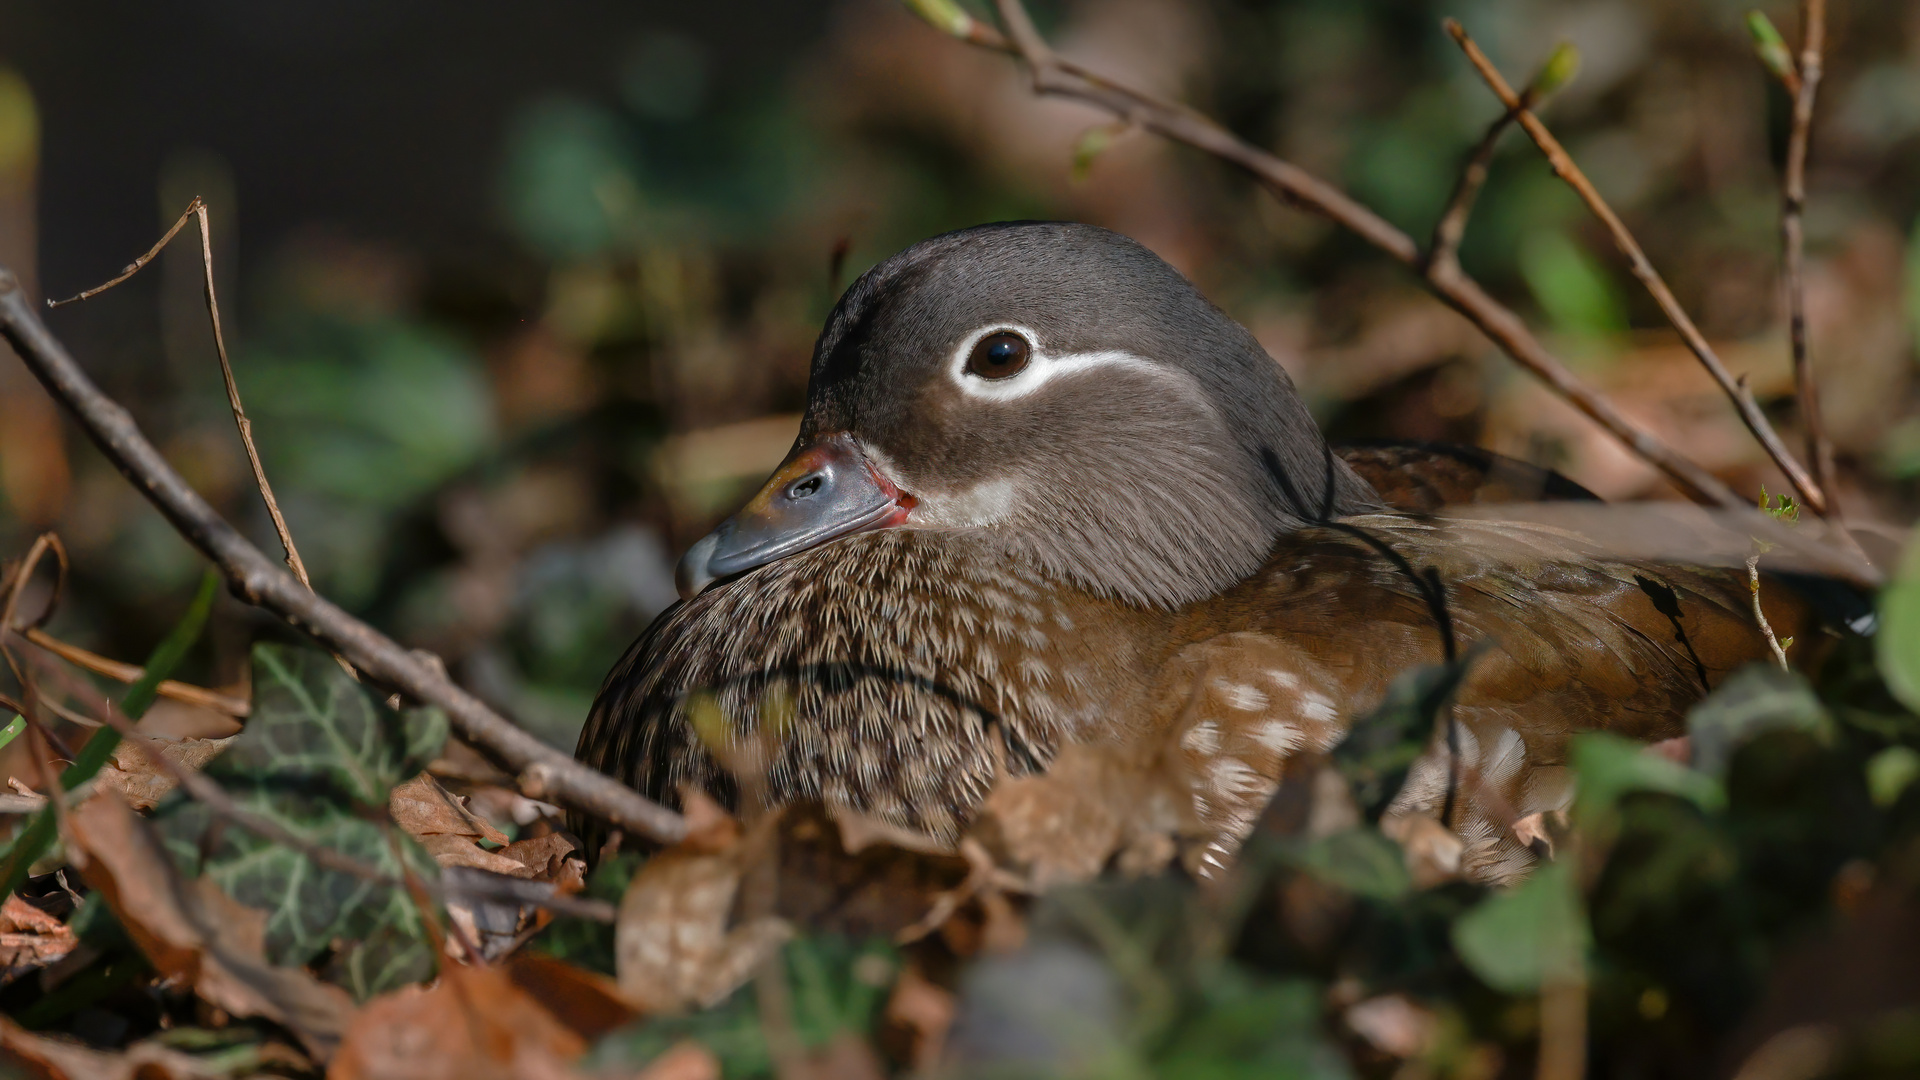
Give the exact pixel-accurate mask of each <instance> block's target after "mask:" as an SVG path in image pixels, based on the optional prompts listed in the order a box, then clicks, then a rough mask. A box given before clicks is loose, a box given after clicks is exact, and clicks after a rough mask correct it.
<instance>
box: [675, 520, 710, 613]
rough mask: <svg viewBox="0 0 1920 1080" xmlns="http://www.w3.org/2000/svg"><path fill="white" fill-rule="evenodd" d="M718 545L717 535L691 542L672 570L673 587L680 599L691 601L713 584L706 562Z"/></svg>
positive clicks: (708, 535) (706, 536)
mask: <svg viewBox="0 0 1920 1080" xmlns="http://www.w3.org/2000/svg"><path fill="white" fill-rule="evenodd" d="M719 544H720V537H719V536H718V535H717V533H708V534H707V535H705V536H703V537H701V538H700V539H698V540H696V541H694V542H693V546H692V547H690V548H688V549H687V553H686V554H685V555H682V556H680V562H679V564H678V565H676V566H675V567H674V568H673V585H674V588H676V589H678V590H679V591H680V599H682V600H691V599H693V598H694V597H696V596H699V595H700V593H701V592H702V591H703V590H705V589H706V587H707V586H709V585H711V584H713V577H714V575H713V573H712V571H710V570H708V569H707V562H708V560H710V559H712V558H713V549H714V548H716V547H718V546H719Z"/></svg>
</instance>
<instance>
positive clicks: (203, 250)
mask: <svg viewBox="0 0 1920 1080" xmlns="http://www.w3.org/2000/svg"><path fill="white" fill-rule="evenodd" d="M188 218H198V219H199V221H200V265H201V267H202V269H203V270H204V271H205V273H206V282H207V317H208V318H209V319H211V320H212V322H213V346H214V351H215V352H217V353H218V354H219V356H220V377H221V379H223V380H225V382H226V384H227V405H228V406H229V407H230V408H232V409H233V423H234V426H236V427H238V428H239V429H240V442H241V443H242V444H244V445H245V446H246V448H247V461H248V462H249V463H250V464H251V465H252V466H253V482H254V484H255V485H256V486H257V487H259V489H260V498H261V500H262V501H264V502H265V503H266V504H267V516H268V517H271V518H272V519H273V531H274V532H276V533H279V534H280V546H281V547H283V548H285V549H286V552H287V567H288V568H289V569H291V570H292V571H293V576H294V577H297V578H299V579H300V584H302V585H305V586H306V587H307V588H309V589H311V588H313V582H312V581H311V580H309V579H308V577H307V567H306V564H305V563H303V562H301V561H300V549H299V548H296V547H294V545H293V533H292V531H290V530H289V529H288V528H287V519H286V518H285V517H284V516H282V515H281V513H280V502H279V500H277V499H275V498H274V497H273V485H272V484H269V483H267V469H266V466H264V465H262V464H261V463H260V451H259V450H258V449H257V448H256V447H255V446H254V445H253V421H251V420H249V419H247V410H246V409H245V408H244V407H242V406H241V404H240V387H239V386H238V385H237V384H235V383H234V381H233V364H232V363H231V362H230V361H229V360H228V359H227V336H226V334H225V333H224V332H223V331H222V330H221V329H220V297H219V295H218V294H217V293H216V292H215V291H214V287H213V227H212V225H211V224H210V223H209V221H208V212H207V204H206V201H205V200H204V199H202V198H200V196H198V195H195V196H194V197H193V201H192V202H190V203H188V204H187V209H186V212H184V213H182V214H181V215H180V220H178V221H176V222H174V223H173V228H171V229H168V230H167V234H166V235H165V236H162V237H161V238H160V241H159V243H156V244H154V245H153V247H151V248H149V249H147V253H146V254H145V255H142V256H140V257H139V258H137V259H135V260H133V262H131V263H129V264H127V268H126V269H125V270H122V271H121V272H120V276H119V277H116V278H114V279H113V280H112V281H109V282H107V283H106V284H104V285H96V286H94V287H93V288H91V289H88V290H87V291H85V292H83V293H80V294H78V295H76V296H69V297H67V298H66V299H65V300H49V301H47V306H48V307H49V308H57V307H60V306H62V305H64V304H71V303H74V302H75V301H78V300H85V299H87V298H89V297H93V296H98V295H100V294H101V293H103V292H106V291H107V290H108V289H111V288H113V287H114V286H115V285H118V284H120V283H121V282H123V281H125V280H127V279H128V278H130V277H132V276H133V275H135V274H137V273H139V272H140V270H141V268H142V267H144V266H146V265H147V264H148V263H150V262H152V261H153V260H154V257H155V256H157V255H159V254H160V252H161V250H162V249H163V248H165V247H166V246H167V242H168V241H170V240H172V239H173V238H174V236H176V235H177V234H178V233H179V232H180V227H181V226H182V225H185V224H186V223H187V219H188Z"/></svg>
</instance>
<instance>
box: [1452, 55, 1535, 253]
mask: <svg viewBox="0 0 1920 1080" xmlns="http://www.w3.org/2000/svg"><path fill="white" fill-rule="evenodd" d="M1532 94H1533V88H1532V87H1528V88H1527V92H1526V93H1525V94H1523V95H1521V100H1522V101H1524V102H1527V103H1528V104H1531V103H1532V102H1531V100H1530V98H1531V96H1532ZM1519 115H1520V114H1519V110H1517V109H1508V110H1506V111H1505V112H1503V113H1501V114H1500V115H1499V116H1498V117H1497V118H1495V119H1494V121H1493V123H1491V124H1488V125H1487V133H1486V134H1485V135H1482V136H1481V137H1480V142H1479V143H1478V144H1476V145H1475V146H1474V148H1473V152H1472V153H1470V154H1468V155H1467V163H1466V164H1465V165H1463V166H1461V168H1460V175H1459V177H1458V178H1457V179H1455V180H1454V182H1453V194H1452V195H1450V196H1448V197H1447V208H1446V209H1445V210H1444V211H1442V212H1441V214H1440V220H1439V222H1438V223H1437V224H1435V225H1434V227H1433V240H1432V242H1431V243H1430V244H1428V246H1427V259H1426V264H1427V266H1428V267H1429V268H1433V267H1439V268H1441V270H1442V272H1443V273H1459V272H1460V270H1459V267H1460V241H1461V240H1463V239H1465V238H1466V235H1467V218H1468V216H1469V215H1471V214H1472V213H1473V202H1474V200H1475V199H1477V198H1478V197H1479V196H1480V188H1481V186H1482V185H1484V184H1485V183H1486V182H1487V171H1488V167H1489V166H1491V165H1492V163H1493V151H1494V148H1495V147H1497V146H1498V145H1499V144H1500V136H1502V135H1505V134H1506V133H1507V129H1508V128H1510V127H1512V126H1513V121H1514V118H1515V117H1517V116H1519Z"/></svg>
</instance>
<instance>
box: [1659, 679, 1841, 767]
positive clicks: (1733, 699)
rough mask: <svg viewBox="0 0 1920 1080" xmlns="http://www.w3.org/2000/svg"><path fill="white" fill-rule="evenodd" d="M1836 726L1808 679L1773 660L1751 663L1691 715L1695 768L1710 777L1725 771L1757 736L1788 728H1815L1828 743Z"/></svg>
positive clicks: (1702, 702) (1709, 696)
mask: <svg viewBox="0 0 1920 1080" xmlns="http://www.w3.org/2000/svg"><path fill="white" fill-rule="evenodd" d="M1832 727H1833V725H1832V722H1831V721H1830V720H1829V719H1828V717H1827V710H1826V709H1825V707H1823V706H1822V705H1821V704H1820V698H1819V697H1818V696H1817V695H1815V694H1814V692H1813V687H1812V686H1810V685H1808V683H1807V680H1806V679H1805V678H1803V677H1802V676H1800V675H1799V674H1797V673H1795V672H1791V671H1781V670H1780V669H1779V668H1777V667H1775V666H1773V665H1772V664H1761V663H1755V664H1749V665H1747V666H1746V667H1744V668H1742V669H1740V670H1739V671H1737V672H1734V674H1733V677H1732V678H1729V679H1728V680H1727V681H1726V682H1724V683H1722V684H1720V687H1719V688H1718V689H1716V690H1715V691H1714V692H1713V693H1711V694H1709V695H1707V697H1706V698H1705V699H1704V700H1702V701H1701V702H1700V703H1699V704H1698V705H1695V706H1694V707H1693V709H1692V711H1690V712H1688V713H1687V735H1688V736H1689V738H1690V739H1691V741H1692V745H1693V767H1694V768H1696V769H1698V770H1699V771H1701V772H1703V773H1706V774H1708V775H1709V776H1723V775H1725V774H1726V771H1727V763H1728V762H1729V761H1731V760H1732V758H1733V752H1734V751H1735V750H1737V749H1739V748H1740V745H1741V744H1742V743H1745V742H1748V741H1749V740H1751V739H1753V738H1754V737H1755V736H1757V735H1760V734H1763V733H1765V732H1768V731H1776V730H1780V729H1783V728H1784V729H1788V730H1793V731H1807V732H1812V733H1813V734H1815V735H1816V736H1818V737H1821V738H1822V739H1823V741H1824V740H1825V739H1826V738H1827V737H1829V736H1830V735H1831V734H1832Z"/></svg>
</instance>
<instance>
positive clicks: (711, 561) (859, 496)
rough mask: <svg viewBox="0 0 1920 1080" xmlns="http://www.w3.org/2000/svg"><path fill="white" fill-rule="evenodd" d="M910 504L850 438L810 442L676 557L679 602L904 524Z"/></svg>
mask: <svg viewBox="0 0 1920 1080" xmlns="http://www.w3.org/2000/svg"><path fill="white" fill-rule="evenodd" d="M912 506H913V498H912V496H909V495H903V494H902V493H901V492H900V489H899V488H896V487H894V486H893V484H892V483H891V482H889V481H888V480H887V478H886V477H884V476H881V475H880V473H879V471H878V470H876V469H875V468H874V467H873V463H872V462H871V461H869V460H867V456H866V455H865V454H863V453H861V452H860V447H859V445H858V444H856V443H855V442H854V441H853V437H852V436H851V435H848V434H847V433H845V432H836V433H834V434H832V435H825V436H822V437H820V438H817V439H814V440H813V441H812V442H809V443H806V444H805V445H802V446H800V447H798V448H796V449H795V450H794V451H793V453H791V454H788V455H787V460H786V461H784V462H782V463H781V464H780V468H779V470H778V471H777V472H775V473H774V474H773V478H772V479H770V480H768V481H767V482H766V485H765V486H763V487H762V488H761V489H760V491H759V493H758V494H756V495H754V497H753V499H752V500H751V501H749V502H748V503H747V505H745V506H743V507H741V508H740V511H739V512H738V513H736V514H734V515H733V516H732V517H730V518H728V519H727V520H725V521H723V522H721V523H720V525H719V527H717V528H715V529H714V530H713V531H712V532H710V533H708V534H707V535H705V536H703V537H701V538H700V539H699V540H697V541H695V542H694V545H693V546H692V547H691V548H688V549H687V553H686V554H685V555H683V556H681V558H680V565H679V567H678V568H677V569H676V571H675V573H674V583H675V584H676V585H677V586H678V587H679V589H680V595H681V597H682V598H685V599H692V598H693V597H695V596H698V595H699V594H700V593H701V591H702V590H704V589H705V588H706V587H707V586H708V585H711V584H713V583H714V582H715V581H718V580H720V579H721V578H725V577H731V576H733V575H734V574H738V573H741V572H742V571H746V570H751V569H753V568H754V567H756V566H765V565H766V564H767V563H770V562H773V561H774V560H776V559H784V558H786V557H787V556H789V555H796V554H799V553H800V552H802V551H806V550H808V549H810V548H816V547H819V546H820V545H821V544H824V543H826V542H827V541H829V540H834V539H838V538H839V537H842V536H848V535H851V534H853V533H857V532H866V531H868V530H870V529H887V528H892V527H893V526H896V525H901V524H904V523H905V522H906V520H907V512H908V511H909V510H910V509H911V508H912Z"/></svg>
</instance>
